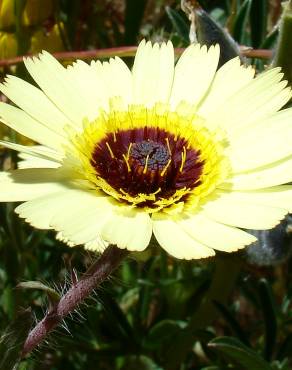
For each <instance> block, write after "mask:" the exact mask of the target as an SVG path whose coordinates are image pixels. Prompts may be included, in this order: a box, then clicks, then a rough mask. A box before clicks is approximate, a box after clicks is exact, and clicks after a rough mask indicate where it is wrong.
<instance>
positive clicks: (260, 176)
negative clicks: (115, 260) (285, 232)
mask: <svg viewBox="0 0 292 370" xmlns="http://www.w3.org/2000/svg"><path fill="white" fill-rule="evenodd" d="M219 55H220V50H219V47H218V46H212V47H210V48H209V49H207V48H206V46H200V45H191V46H190V47H188V48H187V49H186V50H185V52H184V53H183V54H182V56H181V57H180V59H179V60H178V62H177V64H176V66H174V52H173V46H172V44H171V43H170V42H168V43H163V44H161V45H158V44H154V45H152V44H151V43H150V42H147V43H145V41H142V42H141V44H140V45H139V47H138V50H137V54H136V57H135V61H134V66H133V69H132V71H131V70H129V69H128V67H127V66H126V64H125V63H124V62H123V61H122V60H121V59H120V58H117V57H116V58H113V59H110V60H109V62H104V63H101V62H99V61H92V62H91V63H90V64H87V63H84V62H82V61H77V62H75V63H74V64H73V65H72V66H69V67H67V68H64V67H63V66H62V65H61V64H60V63H59V62H58V61H57V60H55V59H54V58H53V57H52V56H51V55H50V54H48V53H46V52H43V53H42V54H40V55H39V57H38V58H28V59H26V60H25V61H24V63H25V65H26V68H27V70H28V72H29V73H30V75H31V76H32V78H33V79H34V80H35V82H36V83H37V85H38V86H39V88H37V87H34V86H33V85H31V84H29V83H27V82H25V81H23V80H21V79H19V78H17V77H14V76H8V77H7V78H6V80H5V82H4V83H3V84H2V85H1V87H0V90H1V91H2V92H3V93H4V94H5V95H6V96H7V97H8V98H9V99H10V100H11V101H12V102H13V103H15V104H16V105H17V106H18V108H17V107H14V106H12V105H9V104H5V103H0V116H1V120H2V121H3V123H5V124H6V125H7V126H9V127H11V128H12V129H14V130H16V131H18V132H19V133H21V134H22V135H25V136H27V137H29V138H31V139H32V140H34V141H36V142H38V143H39V144H40V145H36V146H22V145H17V144H14V143H9V142H4V141H2V142H1V144H2V145H3V146H4V147H7V148H11V149H15V150H17V151H19V152H20V153H21V154H20V157H21V158H22V160H21V161H20V162H19V169H17V170H14V171H11V172H2V173H1V176H0V200H1V201H3V202H8V201H10V202H12V201H21V202H25V203H23V204H21V205H19V206H18V207H17V208H16V212H17V213H18V214H19V215H20V217H23V218H24V219H26V221H28V222H29V223H30V224H31V225H33V226H35V227H37V228H40V229H54V230H56V231H57V232H58V234H57V237H58V238H59V239H62V240H64V241H65V242H67V243H68V244H69V245H72V246H74V245H79V244H84V245H85V248H88V249H91V250H96V251H102V250H103V249H104V248H105V247H106V246H107V245H108V244H115V245H117V246H118V247H119V248H126V249H128V250H130V251H142V250H144V249H145V248H146V247H147V246H148V244H149V241H150V238H151V236H152V234H154V236H155V238H156V240H157V242H158V243H159V244H160V246H161V247H162V248H164V249H165V250H166V251H167V252H168V253H169V254H171V255H172V256H175V257H177V258H183V259H194V258H204V257H210V256H213V255H215V250H219V251H225V252H232V251H236V250H238V249H239V248H243V247H244V246H245V245H248V244H250V243H252V242H254V241H255V240H256V238H255V237H254V236H252V235H251V234H249V233H247V232H245V231H243V230H241V228H246V229H259V230H262V229H269V228H272V227H274V226H275V225H276V224H277V223H279V221H280V220H281V219H283V218H284V216H285V215H286V214H287V213H288V212H289V211H291V210H292V186H290V185H283V184H286V183H288V182H289V181H291V180H292V151H291V142H292V109H284V110H282V111H279V110H280V109H281V108H282V107H283V106H284V105H285V104H286V103H287V102H288V100H289V99H290V97H291V92H290V89H289V88H287V87H286V85H287V83H286V82H285V81H281V79H282V77H283V75H282V74H281V73H280V70H279V69H277V68H276V69H271V70H268V71H267V72H265V73H262V74H260V75H259V76H257V77H256V78H254V70H253V69H252V68H250V67H244V66H242V65H241V64H240V61H239V59H238V58H235V59H232V60H230V61H229V62H227V63H226V64H225V65H223V66H222V67H221V68H220V69H219V70H217V65H218V60H219Z"/></svg>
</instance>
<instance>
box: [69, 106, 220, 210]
mask: <svg viewBox="0 0 292 370" xmlns="http://www.w3.org/2000/svg"><path fill="white" fill-rule="evenodd" d="M217 136H218V137H216V135H214V133H212V134H211V133H210V132H209V131H208V130H207V129H206V128H205V127H204V126H203V125H202V124H201V120H200V118H199V117H196V116H194V115H192V116H187V115H181V114H178V113H177V112H171V111H170V110H169V109H168V108H167V107H165V108H164V109H163V110H162V109H161V106H159V109H158V107H157V106H156V107H154V108H152V109H146V108H144V107H140V106H132V107H131V108H129V109H128V111H118V110H113V111H111V112H110V113H108V114H106V113H103V114H101V115H100V117H99V118H98V119H97V120H96V121H94V122H91V123H87V124H86V125H85V126H84V131H83V133H81V134H78V135H75V136H74V138H73V139H72V140H71V142H72V147H71V148H70V149H69V150H70V154H71V156H72V154H73V155H74V156H75V157H76V159H77V161H76V163H77V164H78V165H77V166H75V169H76V168H77V173H78V175H79V176H82V177H85V178H86V179H87V180H89V181H90V183H91V185H92V186H93V187H94V188H95V189H96V190H97V191H101V192H104V193H105V194H107V195H110V196H111V197H113V198H115V199H116V200H117V201H118V202H120V203H121V204H123V205H126V206H130V207H136V208H143V210H145V211H147V212H149V213H153V212H157V211H161V210H162V211H166V212H169V211H173V210H174V209H175V208H177V209H181V207H183V206H184V205H188V206H192V205H194V204H195V203H196V204H197V203H198V200H199V199H200V198H202V197H204V196H206V195H207V194H208V193H209V192H210V191H211V189H213V188H214V187H215V186H216V185H217V184H218V182H220V181H222V179H223V178H225V176H226V168H227V167H226V163H225V158H224V155H223V144H222V138H219V135H217ZM224 163H225V164H224ZM224 167H225V170H223V169H224Z"/></svg>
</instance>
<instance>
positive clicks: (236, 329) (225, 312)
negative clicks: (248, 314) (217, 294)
mask: <svg viewBox="0 0 292 370" xmlns="http://www.w3.org/2000/svg"><path fill="white" fill-rule="evenodd" d="M214 304H215V306H216V308H217V309H218V311H219V312H220V313H221V315H222V316H223V317H224V319H225V320H226V322H227V323H228V324H229V325H230V327H231V329H232V330H233V333H234V334H235V335H237V337H238V339H239V340H241V342H242V343H244V344H246V345H247V346H249V345H250V344H249V341H248V339H247V337H246V335H245V333H244V331H243V329H242V328H241V326H240V324H239V323H238V321H236V319H235V317H234V315H233V314H232V312H231V311H230V310H229V308H228V307H227V306H225V305H223V304H221V303H220V302H217V301H214Z"/></svg>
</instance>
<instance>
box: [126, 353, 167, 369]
mask: <svg viewBox="0 0 292 370" xmlns="http://www.w3.org/2000/svg"><path fill="white" fill-rule="evenodd" d="M138 369H139V370H163V369H162V368H161V367H160V366H158V365H157V364H156V363H155V362H154V361H153V360H152V359H151V358H149V357H147V356H143V355H142V356H129V357H127V360H126V363H125V364H124V366H123V367H122V369H121V370H138Z"/></svg>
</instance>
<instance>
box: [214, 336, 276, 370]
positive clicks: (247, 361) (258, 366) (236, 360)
mask: <svg viewBox="0 0 292 370" xmlns="http://www.w3.org/2000/svg"><path fill="white" fill-rule="evenodd" d="M208 345H209V347H210V348H212V349H213V350H214V351H215V352H217V353H218V354H221V355H223V357H224V358H226V359H227V360H228V361H230V362H231V363H232V365H240V366H241V367H242V368H243V369H246V370H251V369H252V370H271V369H272V368H271V367H270V365H269V364H268V363H267V362H266V361H265V360H264V359H263V358H262V357H261V356H260V355H259V354H258V353H257V352H255V351H254V350H252V349H250V348H249V347H247V346H245V345H244V344H243V343H241V342H240V341H239V340H238V339H236V338H233V337H217V338H215V339H213V340H211V342H209V344H208Z"/></svg>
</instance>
